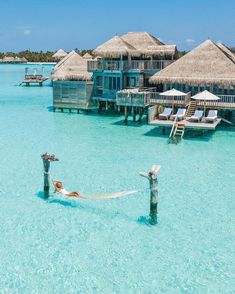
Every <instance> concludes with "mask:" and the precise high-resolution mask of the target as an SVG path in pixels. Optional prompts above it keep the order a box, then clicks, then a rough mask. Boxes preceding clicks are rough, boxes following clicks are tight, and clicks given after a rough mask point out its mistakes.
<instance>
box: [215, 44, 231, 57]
mask: <svg viewBox="0 0 235 294" xmlns="http://www.w3.org/2000/svg"><path fill="white" fill-rule="evenodd" d="M216 45H217V46H218V47H219V48H220V49H221V50H222V51H223V52H224V53H225V54H226V55H227V56H228V57H229V58H231V59H232V60H233V61H234V62H235V55H234V53H233V52H232V51H231V50H230V49H229V48H228V47H227V46H225V45H224V44H222V43H217V44H216Z"/></svg>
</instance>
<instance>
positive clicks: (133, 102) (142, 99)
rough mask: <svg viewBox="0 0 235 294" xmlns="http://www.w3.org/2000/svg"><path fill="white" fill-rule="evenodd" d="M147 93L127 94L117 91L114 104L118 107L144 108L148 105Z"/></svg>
mask: <svg viewBox="0 0 235 294" xmlns="http://www.w3.org/2000/svg"><path fill="white" fill-rule="evenodd" d="M149 98H150V96H149V93H148V92H137V93H128V92H123V91H119V92H117V94H116V104H117V105H119V106H136V107H145V106H147V105H148V104H149Z"/></svg>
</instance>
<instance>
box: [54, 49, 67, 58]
mask: <svg viewBox="0 0 235 294" xmlns="http://www.w3.org/2000/svg"><path fill="white" fill-rule="evenodd" d="M67 54H68V53H67V52H65V51H64V50H63V49H59V50H58V51H57V52H56V53H55V54H54V55H52V57H53V58H55V59H61V58H64V57H65V56H66V55H67Z"/></svg>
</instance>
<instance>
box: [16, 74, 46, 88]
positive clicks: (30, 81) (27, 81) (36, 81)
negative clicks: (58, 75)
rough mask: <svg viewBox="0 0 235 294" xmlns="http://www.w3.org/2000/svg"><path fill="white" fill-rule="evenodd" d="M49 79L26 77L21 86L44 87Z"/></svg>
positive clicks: (35, 76) (34, 76)
mask: <svg viewBox="0 0 235 294" xmlns="http://www.w3.org/2000/svg"><path fill="white" fill-rule="evenodd" d="M48 79H49V77H44V76H43V75H25V77H24V80H23V81H22V83H21V84H20V85H25V86H30V85H31V84H38V85H39V86H42V85H43V83H44V82H45V81H47V80H48Z"/></svg>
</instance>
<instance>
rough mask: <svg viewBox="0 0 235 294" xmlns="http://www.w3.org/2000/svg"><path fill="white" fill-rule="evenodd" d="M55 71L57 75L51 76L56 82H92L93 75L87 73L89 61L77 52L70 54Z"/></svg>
mask: <svg viewBox="0 0 235 294" xmlns="http://www.w3.org/2000/svg"><path fill="white" fill-rule="evenodd" d="M58 65H59V66H58ZM54 70H55V73H54V74H53V75H52V76H51V78H52V80H54V81H56V80H60V81H90V80H92V74H91V73H89V72H88V71H87V60H86V59H84V58H82V57H81V56H80V55H79V54H77V53H76V52H75V51H72V52H70V53H69V54H68V55H67V56H66V57H65V58H64V59H63V60H62V61H61V62H59V63H58V64H57V67H55V68H54Z"/></svg>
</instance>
